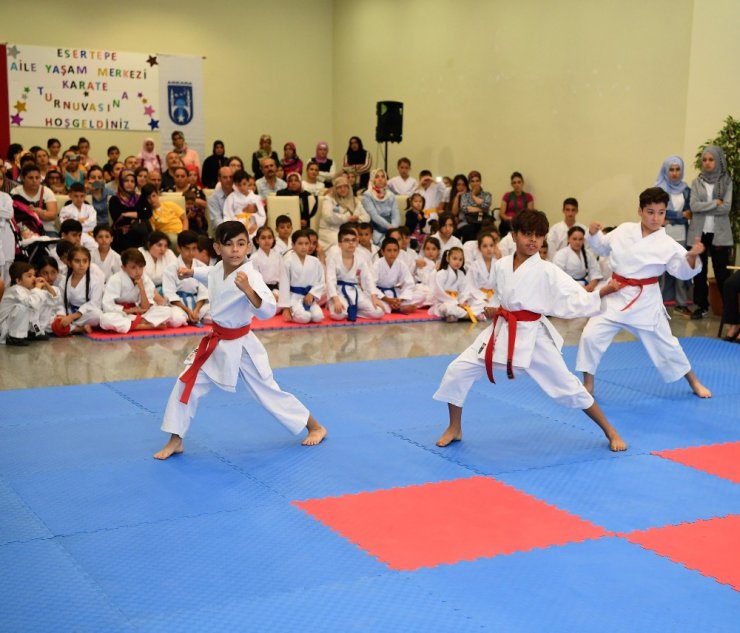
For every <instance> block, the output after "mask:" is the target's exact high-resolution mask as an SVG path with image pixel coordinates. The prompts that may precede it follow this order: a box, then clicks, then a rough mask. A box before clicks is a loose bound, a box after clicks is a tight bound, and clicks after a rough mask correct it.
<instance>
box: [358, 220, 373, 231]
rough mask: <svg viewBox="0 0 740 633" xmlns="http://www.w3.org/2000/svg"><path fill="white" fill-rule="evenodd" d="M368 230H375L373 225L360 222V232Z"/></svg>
mask: <svg viewBox="0 0 740 633" xmlns="http://www.w3.org/2000/svg"><path fill="white" fill-rule="evenodd" d="M368 229H370V230H371V231H372V230H373V225H372V224H370V222H358V223H357V230H358V231H367V230H368Z"/></svg>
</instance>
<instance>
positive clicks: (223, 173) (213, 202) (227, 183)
mask: <svg viewBox="0 0 740 633" xmlns="http://www.w3.org/2000/svg"><path fill="white" fill-rule="evenodd" d="M218 185H221V186H220V187H219V186H218ZM218 185H216V189H215V190H214V192H213V195H212V196H211V197H210V198H209V199H208V219H209V220H210V222H211V228H212V229H214V230H215V229H216V227H217V226H218V225H219V224H221V222H223V221H224V203H225V202H226V198H228V197H229V195H230V194H231V192H232V191H234V170H233V169H231V167H228V166H225V167H221V168H220V169H219V170H218Z"/></svg>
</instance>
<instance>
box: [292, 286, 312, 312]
mask: <svg viewBox="0 0 740 633" xmlns="http://www.w3.org/2000/svg"><path fill="white" fill-rule="evenodd" d="M290 291H291V292H294V293H295V294H297V295H302V296H304V297H305V296H306V295H307V294H308V293H309V292H311V286H291V287H290ZM301 305H302V306H303V309H304V310H305V311H306V312H308V311H309V310H310V309H311V306H309V305H306V304H305V303H304V302H301Z"/></svg>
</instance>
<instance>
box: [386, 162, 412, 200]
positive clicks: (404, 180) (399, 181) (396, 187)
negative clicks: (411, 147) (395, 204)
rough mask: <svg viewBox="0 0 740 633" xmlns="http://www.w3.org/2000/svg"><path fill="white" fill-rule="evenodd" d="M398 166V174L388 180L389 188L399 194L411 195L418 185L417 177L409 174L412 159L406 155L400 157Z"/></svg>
mask: <svg viewBox="0 0 740 633" xmlns="http://www.w3.org/2000/svg"><path fill="white" fill-rule="evenodd" d="M396 166H397V167H398V176H394V177H393V178H391V179H390V180H389V181H388V189H390V190H391V191H392V192H393V193H395V194H396V195H397V196H410V195H411V194H412V193H414V191H415V190H416V187H417V182H416V178H412V177H411V176H409V174H410V173H411V161H410V160H409V159H408V158H406V157H405V156H404V157H403V158H399V159H398V162H397V163H396Z"/></svg>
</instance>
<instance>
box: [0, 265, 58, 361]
mask: <svg viewBox="0 0 740 633" xmlns="http://www.w3.org/2000/svg"><path fill="white" fill-rule="evenodd" d="M9 273H10V279H11V280H12V285H11V286H10V287H9V288H6V289H5V291H4V292H3V298H2V300H0V343H5V345H15V346H19V347H20V346H25V345H28V344H29V343H30V342H31V341H46V340H48V338H49V337H48V336H47V335H46V334H45V330H46V328H47V327H48V323H44V322H43V321H42V316H41V315H42V312H43V309H44V307H46V306H51V305H53V303H54V301H55V299H56V296H57V295H56V290H55V289H54V288H53V287H52V286H50V285H49V283H48V282H47V281H46V280H45V279H44V278H43V277H36V271H35V269H34V267H33V265H32V264H29V263H28V262H19V261H16V262H13V263H12V264H11V265H10V270H9Z"/></svg>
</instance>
